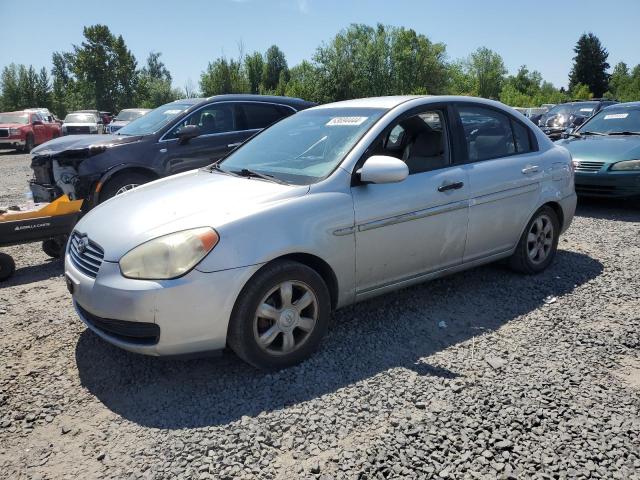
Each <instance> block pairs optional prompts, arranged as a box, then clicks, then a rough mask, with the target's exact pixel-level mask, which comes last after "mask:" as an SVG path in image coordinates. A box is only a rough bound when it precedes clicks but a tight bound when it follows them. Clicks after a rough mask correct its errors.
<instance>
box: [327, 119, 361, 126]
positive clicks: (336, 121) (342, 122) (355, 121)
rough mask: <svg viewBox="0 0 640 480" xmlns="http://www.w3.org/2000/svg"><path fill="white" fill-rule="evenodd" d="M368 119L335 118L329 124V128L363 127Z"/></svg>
mask: <svg viewBox="0 0 640 480" xmlns="http://www.w3.org/2000/svg"><path fill="white" fill-rule="evenodd" d="M366 119H367V117H333V118H332V119H331V120H329V121H328V122H327V127H334V126H345V125H346V126H357V125H362V124H363V123H364V121H365V120H366Z"/></svg>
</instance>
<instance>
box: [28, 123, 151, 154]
mask: <svg viewBox="0 0 640 480" xmlns="http://www.w3.org/2000/svg"><path fill="white" fill-rule="evenodd" d="M84 125H86V124H84ZM140 138H141V137H138V136H135V137H134V136H126V135H68V136H64V137H58V138H55V139H53V140H50V141H48V142H47V143H45V144H43V145H40V146H39V147H36V148H34V149H33V150H31V153H32V154H34V155H55V154H56V153H60V152H65V151H68V150H84V149H92V148H95V149H101V148H109V147H115V146H116V145H123V144H125V143H132V142H136V141H138V140H140Z"/></svg>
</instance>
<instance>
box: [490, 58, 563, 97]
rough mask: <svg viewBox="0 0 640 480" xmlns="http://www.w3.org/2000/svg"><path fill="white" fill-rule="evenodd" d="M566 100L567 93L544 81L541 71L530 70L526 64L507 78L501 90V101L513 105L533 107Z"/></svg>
mask: <svg viewBox="0 0 640 480" xmlns="http://www.w3.org/2000/svg"><path fill="white" fill-rule="evenodd" d="M566 100H568V97H567V95H565V94H563V93H562V92H560V90H558V89H556V88H555V87H554V86H553V85H552V84H551V83H549V82H545V81H543V80H542V75H541V74H540V72H537V71H533V72H531V71H529V69H528V68H527V66H526V65H523V66H521V67H520V68H519V70H518V73H516V75H511V76H509V77H507V78H506V79H505V81H504V84H503V86H502V90H501V92H500V101H501V102H502V103H505V104H507V105H510V106H512V107H531V106H537V105H542V104H543V103H560V102H563V101H566Z"/></svg>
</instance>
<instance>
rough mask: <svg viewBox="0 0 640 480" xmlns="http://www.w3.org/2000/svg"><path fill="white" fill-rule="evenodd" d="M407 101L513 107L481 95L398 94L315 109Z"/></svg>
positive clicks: (385, 105)
mask: <svg viewBox="0 0 640 480" xmlns="http://www.w3.org/2000/svg"><path fill="white" fill-rule="evenodd" d="M407 102H412V103H415V104H416V105H421V104H429V103H441V102H467V103H475V104H479V105H487V106H493V107H499V108H502V109H509V108H511V107H509V106H507V105H505V104H503V103H500V102H497V101H495V100H489V99H486V98H479V97H468V96H464V95H396V96H388V97H370V98H357V99H354V100H343V101H341V102H334V103H326V104H324V105H319V106H317V107H314V108H313V110H319V109H322V108H380V109H387V110H391V109H392V108H395V107H397V106H399V105H401V104H403V103H407Z"/></svg>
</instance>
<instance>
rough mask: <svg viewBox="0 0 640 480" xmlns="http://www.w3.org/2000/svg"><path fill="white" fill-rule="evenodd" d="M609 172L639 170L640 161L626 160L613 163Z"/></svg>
mask: <svg viewBox="0 0 640 480" xmlns="http://www.w3.org/2000/svg"><path fill="white" fill-rule="evenodd" d="M611 170H627V171H628V170H640V160H627V161H625V162H618V163H614V164H613V165H612V166H611Z"/></svg>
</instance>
